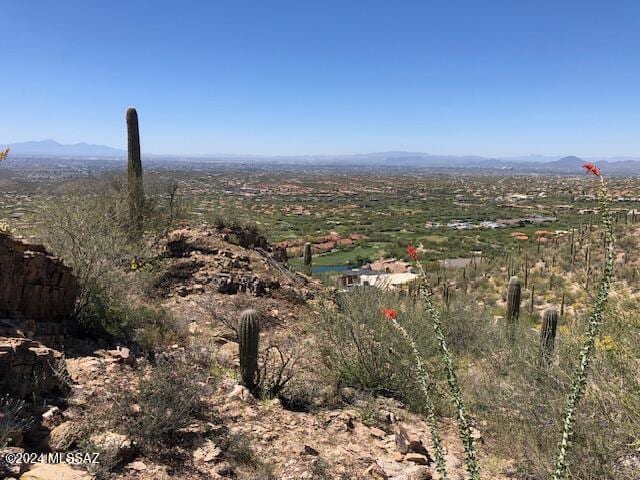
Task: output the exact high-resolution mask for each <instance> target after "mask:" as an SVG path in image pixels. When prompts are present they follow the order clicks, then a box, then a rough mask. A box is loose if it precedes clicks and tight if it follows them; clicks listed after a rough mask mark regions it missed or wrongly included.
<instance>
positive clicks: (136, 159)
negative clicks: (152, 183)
mask: <svg viewBox="0 0 640 480" xmlns="http://www.w3.org/2000/svg"><path fill="white" fill-rule="evenodd" d="M127 137H128V143H127V151H128V154H127V186H128V194H129V222H130V223H131V231H132V235H133V236H136V237H139V236H140V235H142V228H143V227H142V222H143V208H144V190H143V186H142V160H141V158H140V132H139V130H138V112H137V111H136V109H135V108H133V107H129V108H127Z"/></svg>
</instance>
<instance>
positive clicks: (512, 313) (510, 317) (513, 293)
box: [507, 275, 522, 326]
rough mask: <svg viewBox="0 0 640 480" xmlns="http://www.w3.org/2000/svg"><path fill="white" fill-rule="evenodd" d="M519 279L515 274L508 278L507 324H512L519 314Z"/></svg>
mask: <svg viewBox="0 0 640 480" xmlns="http://www.w3.org/2000/svg"><path fill="white" fill-rule="evenodd" d="M521 289H522V287H521V286H520V279H519V278H518V277H516V276H515V275H514V276H513V277H511V279H510V280H509V290H508V291H507V325H509V326H513V325H514V324H515V323H516V320H517V319H518V317H519V316H520V293H521Z"/></svg>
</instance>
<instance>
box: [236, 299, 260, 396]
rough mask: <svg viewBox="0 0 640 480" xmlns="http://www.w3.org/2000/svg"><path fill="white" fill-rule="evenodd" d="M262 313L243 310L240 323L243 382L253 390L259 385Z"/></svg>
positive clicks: (239, 337) (239, 338) (239, 339)
mask: <svg viewBox="0 0 640 480" xmlns="http://www.w3.org/2000/svg"><path fill="white" fill-rule="evenodd" d="M259 323H260V315H259V314H258V312H256V311H255V310H253V309H248V310H245V311H244V312H242V315H241V316H240V324H239V325H238V344H239V345H240V375H241V377H242V383H243V384H244V386H245V387H247V388H248V389H249V390H251V391H252V392H253V391H255V390H256V387H257V385H258V381H259V379H258V341H259V339H260V325H259Z"/></svg>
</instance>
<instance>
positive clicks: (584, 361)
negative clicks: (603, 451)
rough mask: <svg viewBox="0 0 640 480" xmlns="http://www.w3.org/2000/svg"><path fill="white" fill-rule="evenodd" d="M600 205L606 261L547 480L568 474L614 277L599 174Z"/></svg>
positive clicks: (608, 221)
mask: <svg viewBox="0 0 640 480" xmlns="http://www.w3.org/2000/svg"><path fill="white" fill-rule="evenodd" d="M598 196H599V198H600V205H601V211H602V223H603V225H604V236H605V240H604V243H605V255H604V256H605V261H604V267H603V272H602V278H601V279H600V285H599V286H598V291H597V294H596V298H595V301H594V303H593V307H592V310H591V315H590V316H589V324H588V326H587V333H586V337H585V340H584V343H583V345H582V348H581V349H580V355H579V359H578V364H577V366H576V369H575V372H574V375H573V382H572V387H571V391H570V392H569V395H568V396H567V403H566V406H565V413H564V418H563V420H562V430H561V435H560V441H559V442H558V450H557V455H556V462H555V468H554V470H553V473H552V474H551V476H550V477H549V478H550V480H562V479H564V478H566V476H567V469H568V465H567V455H568V452H569V450H570V448H571V446H572V444H573V436H574V433H575V428H574V425H575V422H576V412H577V409H578V406H579V404H580V400H581V399H582V397H583V396H584V393H585V391H586V388H587V376H588V371H589V364H590V362H591V357H592V356H593V353H594V350H595V346H596V340H597V338H598V335H599V333H600V328H601V326H602V322H603V320H604V310H605V306H606V304H607V300H608V297H609V289H610V287H611V281H612V278H613V266H614V250H613V242H614V238H613V224H612V218H611V212H610V210H609V198H608V193H607V188H606V184H605V181H604V178H602V177H600V189H599V191H598Z"/></svg>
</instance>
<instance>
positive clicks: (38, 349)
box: [0, 225, 481, 480]
mask: <svg viewBox="0 0 640 480" xmlns="http://www.w3.org/2000/svg"><path fill="white" fill-rule="evenodd" d="M254 240H255V239H254ZM3 242H4V243H3V245H10V246H11V249H10V250H11V251H10V252H9V253H7V252H8V250H7V248H6V247H5V251H4V253H3V255H1V256H0V260H1V261H2V262H3V269H2V271H3V272H6V271H7V269H6V265H10V266H11V269H12V271H13V272H23V273H21V274H19V275H18V274H13V275H10V276H7V275H5V276H3V279H4V283H3V292H8V291H28V288H26V287H24V286H22V285H25V284H29V285H38V287H29V288H31V289H34V288H37V289H39V290H38V291H39V292H41V293H39V297H38V298H41V297H42V296H43V295H44V293H42V292H45V291H46V292H49V296H48V297H47V298H43V300H42V302H43V303H42V304H41V305H50V306H48V307H47V308H46V312H48V315H46V314H45V313H46V312H44V311H43V310H42V309H35V310H34V309H33V308H32V307H33V306H31V307H29V306H28V305H29V303H28V302H25V303H24V305H27V306H26V307H25V308H22V309H20V308H18V307H15V306H13V304H11V305H9V303H8V301H5V300H6V299H13V298H14V295H10V294H5V295H4V296H2V299H5V300H3V303H2V312H3V316H4V317H6V318H5V319H4V320H3V325H4V327H3V331H2V335H3V336H2V337H0V364H1V365H2V375H1V377H0V378H1V382H0V386H1V387H2V390H3V391H4V392H7V393H10V394H11V395H12V396H13V397H14V398H18V399H25V400H27V402H26V403H23V404H22V407H24V409H25V410H29V411H30V412H31V413H32V414H33V415H34V417H33V421H31V422H30V423H29V424H28V426H27V428H18V424H17V422H16V421H15V419H12V420H11V419H9V418H8V417H7V415H8V414H7V413H5V414H4V415H5V417H3V418H0V420H3V419H4V420H6V421H7V424H8V425H13V426H14V427H11V428H9V430H11V431H12V432H13V433H12V434H11V435H10V436H9V438H8V439H7V442H6V444H7V446H6V447H5V448H4V449H3V454H4V455H5V456H6V454H8V453H14V454H26V453H29V454H33V455H32V456H30V457H29V459H28V460H29V461H26V460H27V457H26V456H22V457H20V456H18V457H9V458H19V459H20V460H21V461H18V462H16V463H14V464H10V465H9V464H6V463H5V465H4V467H3V468H4V469H5V472H4V475H5V476H7V478H20V479H22V480H26V479H32V480H35V479H40V480H58V479H88V478H121V479H149V480H151V479H161V478H167V479H169V478H198V479H200V478H203V479H204V478H214V479H215V478H240V479H242V478H256V479H257V478H282V479H292V480H293V479H304V478H308V479H313V478H318V479H321V478H372V479H374V478H378V479H386V478H393V479H397V480H399V479H407V480H409V479H413V480H418V479H429V478H437V475H436V474H435V473H434V469H433V468H432V466H431V464H432V458H431V456H432V455H431V453H430V452H431V449H432V445H431V443H430V440H429V435H428V428H427V425H426V424H425V421H424V419H423V418H421V417H419V416H416V415H415V414H412V413H410V412H408V411H407V410H406V409H404V408H403V406H402V404H400V403H399V402H396V401H392V400H389V399H384V398H378V399H373V400H371V399H369V398H367V399H365V398H364V397H362V396H361V395H359V394H358V393H357V392H356V391H355V390H352V389H348V388H343V389H341V390H340V391H339V392H327V390H326V388H325V387H323V386H320V387H318V389H312V390H311V391H312V392H315V394H310V395H307V397H305V398H304V401H303V400H300V401H298V402H295V401H291V399H290V398H285V397H281V396H279V395H276V396H275V397H273V398H270V399H269V398H263V399H256V398H255V397H254V396H253V395H252V394H251V392H249V390H248V389H247V388H246V387H244V386H242V385H241V384H240V383H239V379H238V366H239V356H238V344H237V343H236V340H237V339H236V336H235V335H236V334H235V332H234V321H236V320H237V317H238V315H239V312H240V311H241V310H243V309H245V308H247V307H250V308H253V309H256V310H257V311H258V312H260V314H261V336H260V341H261V350H262V351H267V350H269V349H271V348H276V349H277V352H279V353H280V354H281V355H283V358H288V359H291V361H292V362H293V360H295V361H296V362H297V363H296V372H295V373H296V376H297V381H298V382H310V383H312V384H313V382H314V381H315V380H314V379H313V378H309V377H308V376H305V375H308V373H305V372H311V371H313V369H308V368H307V365H306V364H305V363H306V361H310V360H312V358H313V357H307V358H302V359H301V357H300V355H297V356H295V358H294V355H293V354H289V353H287V352H291V351H292V350H290V347H291V345H295V346H296V347H303V346H304V345H305V344H306V343H308V342H312V341H313V340H312V335H311V334H310V331H312V330H313V317H314V315H315V313H314V305H316V304H317V302H320V301H328V299H329V298H330V296H331V292H330V291H328V290H326V289H325V288H324V287H322V286H321V285H320V284H319V283H317V282H315V281H313V280H310V279H309V278H307V277H305V276H303V275H300V274H297V273H292V272H290V271H289V270H286V269H285V268H283V267H282V266H281V265H280V264H279V263H278V262H276V261H275V260H274V258H273V252H271V251H270V247H269V246H268V245H266V244H265V243H264V242H263V241H262V240H258V241H257V242H256V241H251V242H249V243H247V239H246V238H242V236H237V235H235V234H234V232H229V231H227V232H224V231H223V232H220V231H218V230H216V229H210V228H191V227H189V226H186V225H185V226H184V227H183V228H180V229H179V230H176V231H174V232H172V233H171V234H169V235H168V237H167V239H166V241H165V242H163V244H162V245H161V246H160V247H159V249H158V252H157V258H156V261H157V262H159V264H160V265H162V269H161V274H160V275H159V276H158V277H157V279H156V280H155V283H154V285H155V293H154V296H157V297H158V298H159V299H160V302H161V303H162V305H163V307H164V308H165V309H166V310H167V311H168V312H169V313H170V315H171V316H172V318H174V320H175V322H177V323H178V324H181V325H183V326H184V327H185V336H184V338H182V340H181V341H180V342H178V343H176V344H174V345H171V346H167V347H166V348H164V349H163V350H162V351H156V352H154V355H153V356H149V352H144V351H140V350H139V349H136V348H135V346H132V347H133V348H132V349H130V348H127V346H124V345H120V346H117V345H110V346H109V345H106V344H104V343H103V344H102V345H103V346H102V347H101V348H99V347H98V344H97V343H96V342H94V341H91V339H84V340H82V339H77V338H74V337H73V336H72V335H71V332H70V331H67V330H64V329H62V327H61V328H60V329H57V330H56V331H55V333H56V335H57V336H56V337H55V338H53V340H56V341H52V342H47V341H45V340H47V339H49V338H48V337H46V336H44V337H43V333H44V332H45V330H44V329H45V328H46V329H49V330H46V331H50V330H51V331H52V330H53V329H52V327H50V323H51V322H52V321H55V322H61V323H60V325H67V324H68V323H69V322H71V321H72V320H71V310H70V309H69V302H70V298H72V297H73V295H74V291H73V290H72V289H73V288H75V287H74V285H76V281H75V279H74V278H73V277H72V276H70V272H69V271H68V269H66V267H63V266H62V264H60V263H59V261H58V260H57V259H55V258H53V257H51V256H48V255H47V253H46V251H44V249H42V248H41V247H31V246H28V245H25V244H21V243H15V242H11V243H9V240H8V239H6V238H5V239H3ZM243 243H244V245H243ZM256 243H259V244H260V246H256ZM131 274H135V273H131ZM3 275H4V274H3ZM76 293H77V292H76ZM47 302H49V303H47ZM56 302H58V303H56ZM14 303H15V302H14ZM20 304H21V305H22V303H20ZM56 305H59V306H60V307H59V308H56ZM9 307H11V308H9ZM18 319H19V320H20V321H21V322H22V324H25V321H27V320H28V322H26V323H28V324H30V325H32V327H33V328H31V329H29V330H24V329H21V328H19V326H18V325H16V323H17V321H18ZM63 320H64V322H63ZM38 339H39V340H41V341H38ZM60 341H61V342H60ZM63 344H64V346H63ZM47 345H49V346H47ZM129 346H131V345H129ZM50 347H54V348H50ZM288 349H289V350H288ZM274 351H276V350H274ZM63 352H64V353H63ZM134 352H136V353H135V354H134ZM137 352H139V353H137ZM283 352H284V353H283ZM87 353H89V354H87ZM163 359H179V361H177V360H176V361H177V363H176V364H175V365H180V367H178V366H172V367H171V369H170V371H171V372H172V373H171V376H172V378H173V380H170V381H169V383H167V384H164V383H163V382H165V381H166V380H167V379H166V378H160V377H159V376H158V375H159V373H158V372H160V371H162V367H161V365H163V364H165V363H166V362H165V360H163ZM172 365H174V364H173V363H172ZM283 371H286V369H285V370H283ZM283 371H280V373H282V372H283ZM287 374H288V373H285V375H287ZM149 378H152V379H154V380H153V381H152V382H151V383H149V381H148V380H149ZM301 379H302V380H301ZM159 384H162V385H164V386H163V387H162V388H163V389H164V390H163V391H153V387H154V386H156V387H157V386H158V385H159ZM173 387H175V389H176V391H174V392H168V391H167V390H171V389H172V388H173ZM192 387H194V388H192ZM148 388H151V389H152V391H151V392H150V393H148V394H147V395H146V396H144V395H143V396H141V393H140V391H141V390H142V391H144V390H145V389H148ZM323 389H324V390H323ZM124 392H126V395H125V396H124V397H123V394H124ZM170 395H174V397H173V398H174V400H175V401H176V402H177V403H176V404H173V405H174V406H172V407H170V406H169V405H164V404H163V405H161V406H160V407H159V406H158V405H157V404H156V403H154V401H160V402H168V401H169V400H167V397H168V396H170ZM191 395H195V396H196V397H197V398H193V397H192V396H191ZM314 395H315V398H314ZM329 397H331V398H332V400H331V401H329V402H327V401H326V399H327V398H329ZM33 399H37V400H35V401H33ZM125 399H127V402H125V401H124V400H125ZM153 399H155V400H153ZM190 401H193V402H195V403H194V404H193V405H194V406H193V408H192V409H191V408H190V409H189V411H188V415H186V418H187V419H188V421H185V422H182V423H178V424H176V425H175V426H176V429H175V431H171V433H170V434H168V435H167V436H163V434H162V429H161V427H160V426H159V425H160V424H161V423H162V422H160V423H159V424H154V423H153V422H152V425H151V426H149V425H148V422H149V418H150V417H152V416H154V415H157V413H158V410H157V409H158V408H160V412H162V414H163V415H167V416H169V417H171V415H172V414H173V412H170V410H164V409H165V408H171V409H176V408H178V409H179V407H178V405H180V406H183V405H184V404H187V403H189V402H190ZM128 402H130V403H128ZM372 402H373V403H372ZM196 404H197V408H196V407H195V405H196ZM131 415H133V416H136V415H137V417H135V418H137V422H138V423H136V425H137V427H136V428H137V429H138V431H136V430H134V431H131V430H127V429H126V428H120V427H121V426H122V423H126V422H127V421H129V419H130V418H133V417H131ZM10 420H11V421H12V422H14V423H10ZM22 426H23V427H24V426H25V425H22ZM145 428H150V429H151V430H150V431H151V434H149V437H148V438H147V437H144V436H143V435H140V434H139V433H140V430H141V429H145ZM442 428H443V431H444V432H445V434H446V437H447V445H449V446H450V447H449V448H450V451H449V452H448V453H447V462H448V464H449V465H450V467H451V469H452V470H453V471H456V472H459V473H458V474H457V477H454V478H463V477H462V473H461V472H462V466H461V461H460V459H461V458H462V456H461V455H462V449H461V446H460V445H459V444H458V443H457V440H456V439H455V433H454V427H453V425H451V424H449V423H447V422H445V423H443V425H442ZM154 432H155V433H157V438H155V436H156V435H155V433H154ZM477 435H478V438H481V434H480V432H477ZM159 439H163V440H162V442H160V443H158V442H156V440H159ZM164 439H166V441H165V440H164ZM147 441H148V442H149V444H146V443H145V442H147ZM72 452H76V453H77V452H96V453H99V454H100V461H101V464H100V465H96V464H91V463H89V464H84V465H70V464H69V463H63V464H56V463H55V458H58V457H54V456H50V457H41V456H40V454H57V453H62V454H66V453H72ZM47 458H48V460H47ZM85 460H86V459H85ZM52 462H54V463H52Z"/></svg>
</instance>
